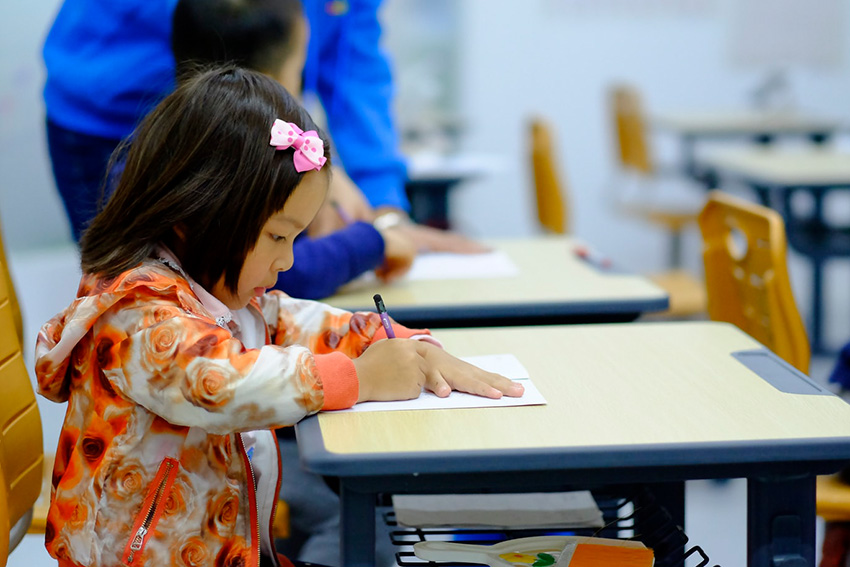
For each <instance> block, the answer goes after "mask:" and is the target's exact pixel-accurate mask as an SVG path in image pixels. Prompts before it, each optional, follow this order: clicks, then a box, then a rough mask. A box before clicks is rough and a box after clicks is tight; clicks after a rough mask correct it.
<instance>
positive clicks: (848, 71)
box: [453, 0, 850, 271]
mask: <svg viewBox="0 0 850 567" xmlns="http://www.w3.org/2000/svg"><path fill="white" fill-rule="evenodd" d="M736 2H742V0H701V1H700V0H691V1H690V2H688V1H686V0H683V1H682V2H665V1H664V0H654V1H649V0H637V1H635V2H633V3H632V4H630V3H628V2H624V1H622V0H598V1H597V2H588V1H582V0H571V1H567V0H527V1H525V2H499V3H498V7H494V3H493V2H492V1H488V0H464V2H462V3H459V4H460V5H461V9H460V17H461V18H462V21H461V24H460V25H459V26H458V28H459V29H460V30H462V32H461V34H460V38H459V41H460V52H459V57H460V68H461V72H460V78H459V81H460V86H459V95H460V114H461V115H462V116H463V117H464V120H465V124H466V125H467V131H466V139H465V142H464V147H465V148H467V149H469V150H472V151H478V152H492V153H493V154H498V155H500V156H502V158H503V160H502V168H503V171H501V172H499V174H498V175H496V176H493V177H491V178H488V179H482V180H480V181H476V182H474V183H470V184H469V185H468V186H466V187H465V188H463V189H462V190H460V191H457V193H456V195H455V197H456V198H455V204H456V205H457V206H456V207H454V209H453V210H454V211H456V213H457V217H456V220H457V224H458V225H459V226H461V227H462V228H463V229H464V230H467V231H469V232H472V233H474V234H479V235H492V234H500V235H517V234H524V233H529V232H531V231H533V230H534V227H535V222H536V221H534V217H533V209H532V201H531V192H530V191H531V190H530V172H529V171H528V167H527V158H526V148H527V138H526V136H525V121H526V120H527V118H528V117H529V116H531V115H534V114H540V115H543V116H545V117H547V118H548V119H550V120H551V122H552V123H553V126H554V128H555V130H556V134H557V136H558V139H557V143H558V146H559V155H560V157H561V164H562V166H563V167H562V173H563V174H564V176H565V178H566V180H567V181H568V183H569V191H570V200H571V202H572V206H573V219H574V225H575V232H576V233H577V234H578V235H580V236H582V237H584V238H587V239H588V240H589V241H591V242H592V243H594V245H596V246H597V247H598V248H600V249H601V250H602V251H604V252H605V253H606V254H608V255H610V256H612V257H613V258H614V260H615V261H617V262H618V263H620V264H621V265H624V266H626V267H628V268H630V269H635V270H641V271H646V270H651V269H656V268H660V267H662V266H663V263H664V261H665V258H666V256H665V253H666V250H665V245H666V240H665V239H664V236H663V233H662V232H660V231H659V230H655V229H651V228H647V227H646V225H643V224H641V223H640V222H638V221H635V220H627V219H624V218H622V217H621V216H619V215H617V214H614V212H613V211H612V207H611V202H610V193H609V189H610V188H611V185H612V182H613V181H615V180H616V178H615V176H614V173H613V171H614V167H615V162H614V159H613V155H614V154H613V148H614V140H613V138H612V135H611V134H612V131H611V130H612V129H611V124H610V121H609V117H608V113H607V109H606V106H605V95H606V89H607V87H608V85H609V84H610V83H612V82H613V81H628V82H630V83H632V84H634V85H635V86H636V87H638V88H639V89H640V91H641V92H642V94H643V99H644V102H645V106H646V107H647V109H648V110H649V111H650V112H651V111H663V110H675V109H683V110H684V109H689V108H693V109H700V108H708V109H711V108H717V107H729V108H736V107H741V106H745V105H748V104H749V103H750V100H751V96H750V95H751V91H752V89H753V88H754V87H755V86H756V85H758V84H759V82H760V81H761V80H763V78H764V76H765V75H766V73H767V72H768V71H769V70H770V68H769V67H756V68H743V67H741V66H736V65H735V56H734V54H733V53H730V48H729V44H730V42H729V39H730V34H731V33H732V32H733V30H734V29H737V28H735V27H734V26H737V25H739V23H738V20H737V17H738V13H737V12H736V11H735V8H736V6H735V3H736ZM824 2H826V3H830V0H818V2H810V3H808V4H807V5H810V6H811V7H812V9H816V8H817V5H818V4H820V3H824ZM677 4H678V5H680V6H684V8H683V9H678V10H676V9H669V8H670V7H671V6H674V5H677ZM845 4H846V2H845ZM570 5H573V6H574V8H573V9H569V6H570ZM594 5H595V6H596V8H594V7H593V6H594ZM665 7H666V8H668V9H665ZM688 8H690V9H688ZM843 12H844V13H843V14H842V21H841V26H840V28H841V31H842V32H843V34H844V35H846V32H847V30H848V29H850V14H848V10H846V9H845V10H843ZM842 39H843V41H842V43H840V44H839V45H841V53H840V56H839V57H838V58H837V59H838V61H839V64H838V65H836V66H834V67H821V68H803V67H801V66H795V67H792V68H790V70H789V72H788V79H789V82H790V84H791V91H792V93H793V95H794V98H795V99H796V101H797V103H798V105H799V106H800V107H801V108H804V109H806V110H810V111H814V112H822V113H824V114H826V115H830V116H837V117H840V118H842V119H844V120H847V121H848V123H850V104H848V102H847V101H848V96H849V95H850V57H848V50H850V47H848V42H847V41H846V38H843V36H842ZM653 141H654V142H655V144H654V149H655V150H656V153H658V154H660V155H659V156H658V157H659V158H660V161H663V162H667V163H671V164H675V163H676V159H677V157H678V156H677V155H676V151H675V150H676V149H677V147H678V146H677V145H676V144H674V143H673V141H674V140H672V139H671V138H670V137H668V136H664V135H656V136H655V137H654V139H653ZM484 203H487V204H486V205H484ZM696 244H697V240H696V238H691V239H690V240H689V248H688V251H689V253H690V255H691V257H692V258H693V261H692V264H693V265H695V266H697V267H698V265H699V264H700V261H699V258H698V256H697V254H696V250H697V249H696Z"/></svg>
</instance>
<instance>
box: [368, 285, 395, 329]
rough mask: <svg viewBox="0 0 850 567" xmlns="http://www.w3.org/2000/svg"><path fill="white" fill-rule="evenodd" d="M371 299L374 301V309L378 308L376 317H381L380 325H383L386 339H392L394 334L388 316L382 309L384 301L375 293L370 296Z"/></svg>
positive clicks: (385, 309)
mask: <svg viewBox="0 0 850 567" xmlns="http://www.w3.org/2000/svg"><path fill="white" fill-rule="evenodd" d="M372 299H374V300H375V307H377V308H378V315H380V316H381V324H383V325H384V330H385V331H386V332H387V338H388V339H394V338H395V333H394V332H393V326H392V324H391V323H390V316H389V315H387V308H386V307H384V300H383V298H381V294H380V293H376V294H375V295H374V296H372Z"/></svg>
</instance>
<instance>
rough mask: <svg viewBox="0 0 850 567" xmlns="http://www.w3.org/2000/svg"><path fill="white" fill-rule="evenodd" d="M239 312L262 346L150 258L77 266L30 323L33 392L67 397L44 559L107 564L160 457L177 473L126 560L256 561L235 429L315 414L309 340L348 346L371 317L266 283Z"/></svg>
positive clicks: (362, 338) (124, 544) (192, 564)
mask: <svg viewBox="0 0 850 567" xmlns="http://www.w3.org/2000/svg"><path fill="white" fill-rule="evenodd" d="M249 309H251V310H252V313H253V314H254V316H256V317H258V318H259V317H262V319H263V320H264V322H265V326H266V329H267V330H268V333H267V337H266V339H267V342H268V343H269V344H268V346H264V347H262V348H259V349H248V348H246V347H245V346H244V345H243V344H242V343H241V342H240V341H239V340H237V338H235V337H234V336H233V334H232V333H231V331H230V330H229V329H225V328H222V327H219V326H217V325H216V323H215V320H214V318H213V317H212V316H211V315H210V314H209V313H208V312H207V311H206V310H205V308H204V306H203V304H202V303H201V301H200V300H199V299H198V298H197V296H195V294H194V293H193V291H192V288H191V286H190V285H189V283H188V282H187V281H186V280H185V279H183V278H182V277H181V276H179V275H178V274H177V273H175V272H173V271H172V270H171V269H169V268H167V267H166V266H164V265H162V264H160V263H159V262H153V261H151V262H148V263H145V264H142V265H140V266H139V267H137V268H135V269H133V270H130V271H128V272H126V273H124V274H122V275H121V276H118V277H116V278H111V279H100V278H97V277H95V276H92V275H86V276H84V277H83V279H82V281H81V282H80V287H79V290H78V297H77V299H76V300H75V301H74V302H73V303H72V304H71V305H70V306H69V307H68V308H67V309H65V310H64V311H63V312H62V313H60V314H59V315H57V316H56V317H55V318H53V319H52V320H51V321H49V322H48V323H47V324H45V325H44V327H43V328H42V329H41V332H40V334H39V337H38V342H37V345H36V374H37V377H38V384H39V392H40V393H41V394H42V395H44V396H45V397H47V398H49V399H51V400H53V401H56V402H60V403H62V402H67V404H68V405H67V410H66V411H67V413H66V417H65V422H64V425H63V430H62V432H61V434H60V440H59V447H58V450H57V454H56V464H55V466H54V470H53V491H52V498H51V507H50V511H49V513H48V521H47V529H46V536H45V544H46V546H47V549H48V551H49V552H50V554H51V555H52V556H53V557H56V558H63V559H67V560H70V561H73V562H74V563H77V564H80V565H87V566H90V567H97V566H106V565H109V566H114V565H121V564H122V562H123V561H124V560H125V559H126V557H124V552H125V549H129V547H128V544H129V542H131V541H133V537H134V535H135V533H131V527H130V526H132V525H133V524H134V522H136V521H137V518H139V517H140V514H141V513H142V510H141V508H142V503H143V501H144V500H145V498H146V497H147V495H149V494H152V492H151V487H152V486H153V485H154V483H155V482H156V477H157V471H158V470H160V467H161V465H162V464H163V463H164V462H165V461H166V460H167V459H171V460H172V461H170V462H174V463H179V464H176V465H175V466H176V467H177V470H176V475H175V476H174V477H173V482H172V484H171V485H170V488H169V490H168V491H167V493H164V494H163V497H162V499H161V501H157V504H156V509H157V515H156V518H157V521H156V524H155V526H152V529H151V530H150V532H149V533H148V534H147V536H145V537H146V539H145V541H144V548H143V550H141V551H139V552H138V555H137V556H136V559H134V560H133V565H137V564H146V565H181V566H186V567H199V566H202V565H204V566H206V565H217V566H222V567H224V566H234V567H235V566H237V565H238V566H240V567H243V566H244V567H247V566H252V565H256V561H257V553H258V552H257V550H258V545H259V543H258V542H256V541H254V537H255V536H253V535H252V534H253V533H254V532H253V529H252V525H253V524H252V522H256V521H257V511H256V510H252V509H251V506H250V504H249V503H250V501H251V499H250V495H249V494H248V490H249V488H248V487H249V486H250V483H249V481H248V479H249V477H250V474H251V473H250V471H249V470H248V469H247V468H246V460H245V457H244V454H243V452H242V450H241V449H240V447H241V445H240V444H239V442H238V441H237V434H238V433H237V432H240V431H260V430H263V429H270V428H275V427H281V426H286V425H291V424H293V423H296V422H297V421H299V420H300V419H301V418H303V417H304V416H306V415H308V414H310V413H314V412H316V411H318V410H320V409H321V407H322V404H323V401H324V391H323V389H322V382H321V380H320V379H319V376H318V375H317V370H316V364H315V361H314V358H313V353H312V352H311V351H315V352H323V353H324V352H329V351H331V350H339V351H342V352H344V353H345V354H347V355H349V356H351V357H355V356H358V355H359V354H360V353H361V352H363V350H364V349H365V348H366V347H367V346H368V345H369V343H370V342H371V340H372V339H373V337H374V335H375V333H376V332H377V330H378V329H379V328H380V321H379V320H378V318H377V317H376V316H371V315H369V314H358V315H355V316H352V315H351V314H350V313H347V312H344V311H341V310H338V309H333V308H330V307H328V306H326V305H323V304H320V303H316V302H310V301H302V300H295V299H292V298H289V297H288V296H286V295H284V294H281V293H279V292H272V293H269V294H266V296H264V297H262V298H260V300H259V302H253V303H252V305H251V306H249ZM265 435H267V436H268V442H269V443H272V442H273V439H272V437H271V434H270V433H268V434H265ZM277 474H279V473H278V472H277V471H274V470H271V471H266V470H263V471H262V474H261V475H260V478H261V480H262V482H271V483H274V482H276V480H277ZM154 492H155V491H154ZM137 525H138V524H137ZM263 537H267V536H265V535H264V536H263Z"/></svg>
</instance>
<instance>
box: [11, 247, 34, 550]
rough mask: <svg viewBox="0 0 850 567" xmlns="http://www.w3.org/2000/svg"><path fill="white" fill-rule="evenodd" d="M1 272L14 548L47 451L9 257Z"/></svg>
mask: <svg viewBox="0 0 850 567" xmlns="http://www.w3.org/2000/svg"><path fill="white" fill-rule="evenodd" d="M0 247H2V238H1V237H0ZM0 274H2V277H0V384H2V396H0V481H2V486H0V492H2V493H3V494H4V496H5V498H3V499H2V500H0V502H4V503H5V504H4V505H3V507H2V508H0V516H3V521H2V522H0V524H2V526H6V528H5V530H4V533H3V535H2V536H0V537H2V538H3V541H4V542H6V543H7V544H8V549H9V550H10V551H11V550H12V549H14V548H15V546H16V545H17V544H18V543H19V542H20V540H21V538H23V535H24V534H25V533H26V531H27V528H28V527H29V523H30V521H31V519H32V508H33V504H34V503H35V501H36V500H37V499H38V495H39V492H41V482H42V467H43V459H44V455H43V451H44V450H43V441H42V432H41V417H40V415H39V412H38V406H37V405H36V401H35V392H34V391H33V386H32V382H31V381H30V377H29V373H28V372H27V369H26V366H25V365H24V358H23V355H22V352H21V341H20V340H19V338H18V326H17V325H16V323H15V320H16V317H15V314H16V311H17V302H15V303H13V302H12V299H11V298H12V297H14V295H13V291H14V290H13V289H12V288H11V284H10V281H11V280H10V279H9V277H8V267H7V266H6V263H5V258H0ZM7 538H8V539H7ZM0 551H2V550H0Z"/></svg>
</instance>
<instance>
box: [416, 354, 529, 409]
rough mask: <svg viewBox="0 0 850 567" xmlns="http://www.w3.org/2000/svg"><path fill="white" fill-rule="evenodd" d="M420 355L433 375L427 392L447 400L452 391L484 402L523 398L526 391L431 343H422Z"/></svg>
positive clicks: (519, 385)
mask: <svg viewBox="0 0 850 567" xmlns="http://www.w3.org/2000/svg"><path fill="white" fill-rule="evenodd" d="M419 344H420V345H422V347H423V348H421V349H420V351H419V352H420V353H421V354H422V355H423V356H424V358H425V360H426V361H427V362H428V364H429V366H430V369H431V372H430V378H431V379H430V380H429V382H428V389H429V390H431V391H432V392H434V394H436V395H437V396H439V397H441V398H445V397H446V396H448V395H449V394H451V392H452V390H457V391H458V392H466V393H468V394H475V395H476V396H483V397H485V398H501V397H502V395H503V394H504V395H505V396H510V397H512V398H518V397H521V396H522V394H523V392H525V388H523V387H522V384H518V383H516V382H514V381H513V380H511V379H509V378H505V377H504V376H502V375H501V374H495V373H493V372H488V371H486V370H482V369H481V368H478V367H477V366H475V365H473V364H470V363H468V362H466V361H463V360H461V359H459V358H457V357H456V356H452V355H451V354H449V353H448V352H446V351H445V350H443V349H441V348H440V347H438V346H436V345H433V344H431V343H426V342H419Z"/></svg>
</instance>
